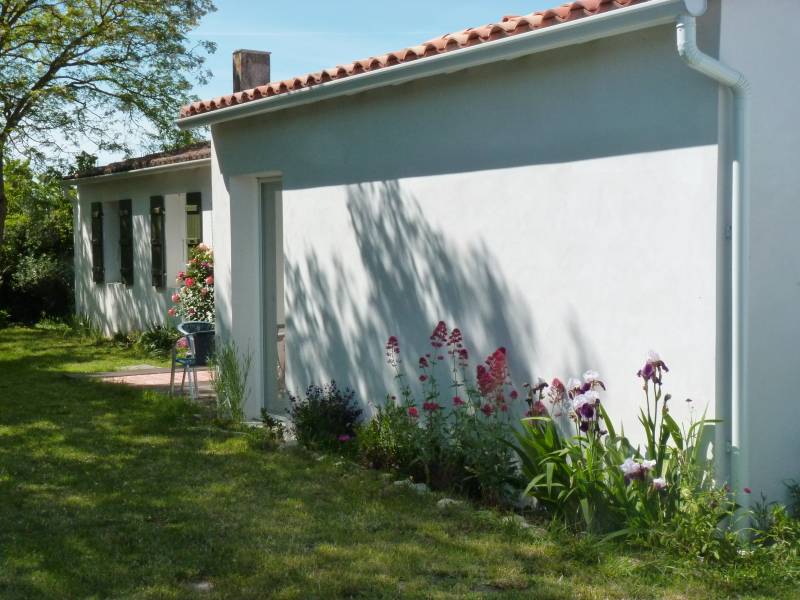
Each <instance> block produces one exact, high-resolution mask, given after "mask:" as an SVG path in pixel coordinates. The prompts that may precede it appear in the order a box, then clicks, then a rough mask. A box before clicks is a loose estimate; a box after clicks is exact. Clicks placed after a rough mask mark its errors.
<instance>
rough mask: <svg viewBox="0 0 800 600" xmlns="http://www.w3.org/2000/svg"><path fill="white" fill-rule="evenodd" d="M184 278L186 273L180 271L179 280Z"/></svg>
mask: <svg viewBox="0 0 800 600" xmlns="http://www.w3.org/2000/svg"><path fill="white" fill-rule="evenodd" d="M184 277H186V273H184V272H183V271H178V279H183V278H184Z"/></svg>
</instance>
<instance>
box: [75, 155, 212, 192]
mask: <svg viewBox="0 0 800 600" xmlns="http://www.w3.org/2000/svg"><path fill="white" fill-rule="evenodd" d="M210 165H211V158H210V157H206V158H198V159H195V160H185V161H181V162H175V163H169V164H166V165H157V166H154V167H144V168H142V169H131V170H130V171H118V172H117V173H103V174H101V175H91V176H88V177H72V178H68V177H65V178H64V179H62V180H61V182H62V185H63V186H67V187H69V186H74V185H82V184H84V183H105V182H107V181H117V180H120V179H127V178H130V177H143V176H146V175H158V174H159V173H164V172H167V171H181V170H184V169H197V168H199V167H206V166H210Z"/></svg>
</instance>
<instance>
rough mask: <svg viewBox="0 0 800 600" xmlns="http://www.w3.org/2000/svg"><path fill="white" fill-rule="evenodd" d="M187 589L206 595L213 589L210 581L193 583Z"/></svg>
mask: <svg viewBox="0 0 800 600" xmlns="http://www.w3.org/2000/svg"><path fill="white" fill-rule="evenodd" d="M189 588H191V590H192V591H194V592H201V593H207V592H210V591H211V590H213V589H214V584H213V583H211V582H210V581H195V582H193V583H190V584H189Z"/></svg>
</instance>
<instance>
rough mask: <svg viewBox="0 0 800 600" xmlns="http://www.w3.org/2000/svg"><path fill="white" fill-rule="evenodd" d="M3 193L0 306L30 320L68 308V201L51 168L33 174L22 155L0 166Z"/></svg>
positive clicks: (67, 311)
mask: <svg viewBox="0 0 800 600" xmlns="http://www.w3.org/2000/svg"><path fill="white" fill-rule="evenodd" d="M4 173H5V181H6V189H7V196H8V209H9V212H8V223H7V229H6V240H5V244H3V245H1V246H0V308H1V309H3V310H6V311H7V312H8V313H9V316H10V318H11V319H12V320H14V321H17V322H23V323H32V322H35V321H37V320H39V319H41V318H42V317H45V316H47V317H55V318H64V317H67V316H68V315H69V314H70V313H71V312H72V305H73V275H72V206H71V204H70V201H69V198H68V197H66V196H65V194H64V192H63V190H62V189H61V185H60V182H59V178H58V176H57V174H55V173H54V172H52V171H47V172H44V173H40V174H36V173H35V172H34V171H33V169H32V168H31V166H30V163H29V162H26V161H13V160H12V161H8V162H7V163H6V165H5V168H4Z"/></svg>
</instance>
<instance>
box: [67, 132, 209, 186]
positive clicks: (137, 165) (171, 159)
mask: <svg viewBox="0 0 800 600" xmlns="http://www.w3.org/2000/svg"><path fill="white" fill-rule="evenodd" d="M210 157H211V142H208V141H205V142H198V143H196V144H192V145H190V146H184V147H183V148H180V149H178V150H172V151H170V152H156V153H155V154H148V155H147V156H140V157H138V158H129V159H127V160H122V161H119V162H115V163H111V164H108V165H103V166H101V167H94V168H92V169H89V170H87V171H83V172H81V173H73V174H72V175H68V176H67V177H65V178H64V179H65V180H70V179H83V178H86V177H97V176H98V175H111V174H114V173H125V172H127V171H136V170H138V169H147V168H151V167H163V166H166V165H173V164H177V163H182V162H188V161H191V160H202V159H205V158H210Z"/></svg>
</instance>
